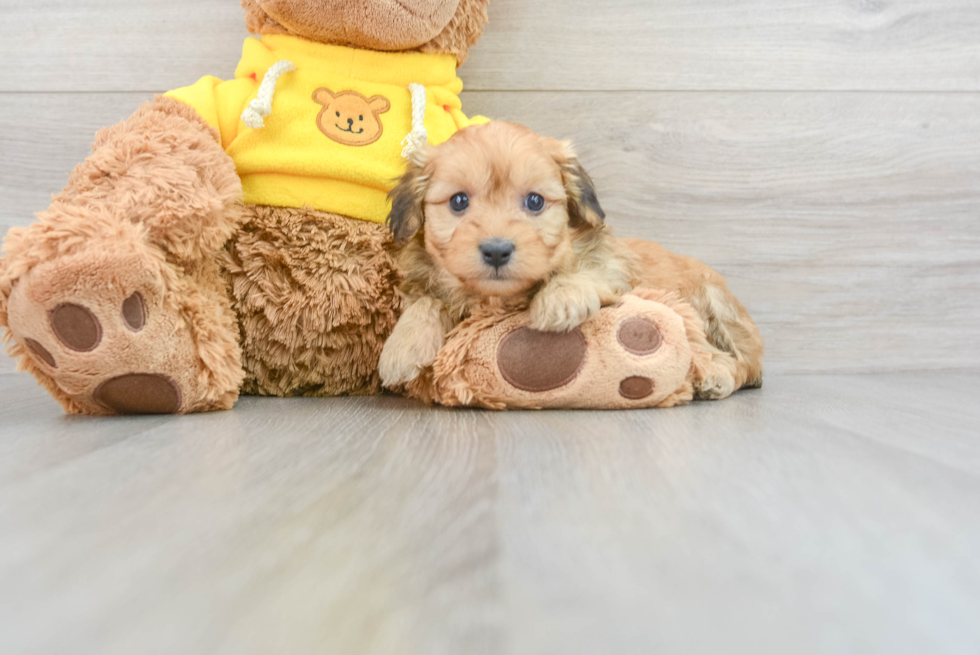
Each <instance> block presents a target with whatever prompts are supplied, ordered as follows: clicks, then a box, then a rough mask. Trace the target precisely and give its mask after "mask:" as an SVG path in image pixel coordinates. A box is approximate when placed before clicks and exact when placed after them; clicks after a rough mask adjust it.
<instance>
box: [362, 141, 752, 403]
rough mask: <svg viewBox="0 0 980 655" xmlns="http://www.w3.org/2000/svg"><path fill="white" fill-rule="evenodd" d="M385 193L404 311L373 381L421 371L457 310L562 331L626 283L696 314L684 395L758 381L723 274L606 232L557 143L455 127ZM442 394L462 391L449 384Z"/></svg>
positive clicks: (747, 332)
mask: <svg viewBox="0 0 980 655" xmlns="http://www.w3.org/2000/svg"><path fill="white" fill-rule="evenodd" d="M392 197H393V202H392V212H391V215H390V217H389V227H390V228H391V229H392V231H393V233H394V234H395V235H396V236H398V237H400V238H407V237H412V236H415V235H414V234H413V233H414V232H416V231H417V236H416V238H414V240H413V241H412V242H411V243H410V244H408V245H407V246H406V248H405V249H404V252H403V254H402V258H401V263H402V267H403V269H404V270H405V273H406V281H405V284H404V286H403V292H404V294H405V296H406V298H407V302H408V308H407V309H406V312H405V315H404V316H403V317H402V320H401V321H400V322H399V324H398V325H397V326H396V327H395V330H394V332H393V333H392V335H391V338H390V339H389V340H388V342H387V344H386V345H385V348H384V351H383V352H382V355H381V361H380V364H379V368H380V373H381V378H382V382H383V383H384V384H385V385H386V386H391V387H400V386H401V385H404V384H406V383H409V382H412V381H413V380H414V379H415V378H417V377H418V376H419V375H421V374H423V373H424V372H426V371H427V370H428V369H429V368H430V367H432V366H433V364H434V362H435V361H436V356H437V353H438V351H439V349H440V348H441V347H442V345H443V344H444V343H445V339H446V337H447V334H448V333H449V332H450V331H451V330H452V329H453V328H455V326H457V325H458V324H459V323H460V322H461V321H463V320H464V319H466V318H468V317H470V316H473V315H485V314H487V313H488V312H489V313H490V314H494V313H497V314H500V313H503V314H506V313H507V312H513V311H518V310H520V309H522V308H524V307H527V308H528V319H527V324H528V326H529V327H531V328H533V329H535V330H539V331H546V332H555V333H567V332H569V331H571V330H574V329H576V328H578V327H579V326H580V325H582V324H583V323H585V322H586V321H589V320H590V319H593V318H595V317H596V316H597V315H598V314H599V312H600V309H601V308H602V307H604V306H609V305H612V304H615V303H617V302H619V301H620V300H621V298H622V297H623V295H624V294H626V293H628V292H629V291H630V290H631V289H632V288H633V286H634V285H636V284H640V285H642V286H644V287H647V288H651V289H662V290H665V291H667V292H674V293H676V294H677V296H678V297H679V298H682V299H684V300H685V301H687V302H688V303H690V305H691V306H692V307H693V308H694V310H695V311H697V313H698V315H699V317H700V319H701V321H702V322H703V326H702V328H701V334H700V336H699V337H697V338H696V339H695V341H696V343H697V345H698V347H699V348H701V349H702V350H704V351H705V352H708V353H709V354H710V356H711V357H710V359H709V360H708V361H706V362H705V363H704V365H703V366H701V365H700V364H699V365H698V366H699V375H697V376H695V379H694V381H693V384H694V386H695V387H696V389H695V390H696V392H697V395H698V397H700V398H704V399H719V398H724V397H727V396H729V395H731V393H732V392H734V391H735V390H736V389H738V388H740V387H742V386H745V385H747V384H748V385H753V386H758V385H759V384H761V376H762V354H763V344H762V338H761V336H760V335H759V331H758V329H757V328H756V326H755V324H754V323H753V322H752V319H751V318H750V317H749V315H748V312H746V311H745V308H744V307H742V305H741V304H740V303H739V302H738V300H737V299H736V298H735V297H734V295H733V294H731V292H730V291H729V290H728V288H727V286H726V284H725V281H724V278H722V277H721V275H719V274H718V273H717V272H715V271H713V270H711V269H710V268H708V267H707V266H705V265H704V264H702V263H701V262H698V261H697V260H695V259H692V258H690V257H683V256H680V255H675V254H673V253H670V252H668V251H667V250H665V249H663V248H662V247H660V246H659V245H657V244H654V243H650V242H644V241H637V240H620V239H617V238H616V237H614V236H613V235H612V232H611V231H610V230H609V229H608V228H607V227H606V226H605V225H604V223H603V217H604V213H603V211H602V209H601V207H600V205H599V202H598V199H597V197H596V193H595V188H594V186H593V184H592V182H591V180H590V178H589V176H588V174H587V173H586V172H585V171H584V170H583V168H582V166H581V164H580V163H579V161H578V160H577V159H576V158H575V156H574V153H573V152H572V150H571V148H570V146H569V145H568V144H567V143H560V142H558V141H555V140H554V139H549V138H545V137H541V136H539V135H537V134H535V133H534V132H532V131H531V130H529V129H527V128H526V127H523V126H520V125H515V124H511V123H502V122H492V123H490V124H487V125H482V126H474V127H469V128H467V129H465V130H462V131H460V132H458V133H457V134H456V135H454V136H453V137H452V138H450V139H449V140H448V141H447V142H445V143H443V144H441V145H439V146H436V147H431V148H429V149H427V150H426V151H424V152H423V153H421V154H420V155H419V157H418V158H417V161H415V162H413V164H412V165H411V166H410V167H409V170H408V171H407V172H406V174H405V176H404V177H403V179H402V181H401V183H400V184H399V185H398V187H396V188H395V190H394V191H393V192H392ZM532 198H533V199H534V203H533V204H532V200H531V199H532ZM493 244H497V246H496V247H499V244H504V247H505V249H506V251H507V254H506V259H505V260H502V261H503V263H501V260H494V259H493V258H492V253H491V254H488V251H487V250H486V248H488V247H491V246H493ZM608 320H609V319H608V317H606V318H605V319H604V321H608ZM624 320H625V319H624ZM477 324H480V325H484V324H485V321H484V322H480V321H477ZM590 329H591V328H590ZM463 332H464V333H465V334H468V336H466V337H465V339H469V340H472V338H473V337H472V335H469V333H467V331H466V330H463ZM607 345H608V344H603V343H602V342H601V339H600V342H599V343H597V344H596V343H592V344H591V346H592V347H593V349H596V348H602V347H605V346H607ZM610 348H611V351H612V350H616V349H617V347H616V346H615V345H613V346H611V347H610ZM700 373H703V374H700ZM444 375H448V376H451V375H452V374H451V373H450V372H449V371H446V370H444ZM438 378H439V376H438V375H437V379H438ZM437 386H439V385H438V384H437ZM422 395H424V396H425V395H432V396H433V397H434V396H436V395H438V394H435V393H433V394H425V393H422ZM443 395H445V394H443ZM453 397H455V398H462V397H464V396H463V395H462V394H461V393H459V390H458V389H457V392H455V393H454V395H453ZM566 400H568V399H566ZM569 402H572V401H569ZM490 404H491V405H493V404H496V401H493V402H491V403H490Z"/></svg>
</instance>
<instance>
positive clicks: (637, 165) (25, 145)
mask: <svg viewBox="0 0 980 655" xmlns="http://www.w3.org/2000/svg"><path fill="white" fill-rule="evenodd" d="M147 97H149V96H148V95H144V94H82V95H79V94H7V95H2V96H0V193H3V196H4V198H5V199H6V203H5V204H4V206H3V208H2V209H0V230H3V231H5V230H6V228H7V226H9V225H15V224H17V225H22V224H26V223H27V222H28V221H29V220H30V215H31V212H33V211H36V210H39V209H42V208H43V207H44V206H45V205H46V203H47V198H48V196H49V194H50V193H53V192H55V191H57V190H58V189H59V187H60V186H61V185H62V184H63V183H64V181H65V179H66V178H67V174H68V172H69V170H70V169H71V168H72V167H73V166H74V164H75V163H77V162H78V161H80V160H81V159H82V157H84V155H85V154H86V153H87V150H88V144H89V142H90V141H91V137H92V134H94V132H95V131H96V130H97V129H98V128H99V127H101V126H104V125H107V124H110V123H113V122H115V121H117V120H119V119H121V118H123V117H125V116H126V115H127V114H128V113H130V112H131V111H132V110H133V109H135V108H136V107H137V106H138V104H139V103H140V102H141V101H143V100H145V99H146V98H147ZM610 100H612V102H613V104H615V105H616V106H617V107H619V110H618V111H616V112H615V113H612V114H610V113H609V112H608V108H609V104H610ZM465 102H466V106H467V108H468V110H469V111H470V112H471V113H485V114H487V115H489V116H493V117H496V118H503V119H510V120H518V121H521V122H525V123H527V124H529V125H530V126H531V127H533V128H535V129H538V130H540V131H542V132H544V133H546V134H551V135H555V136H561V137H571V138H572V139H573V140H574V141H575V142H576V143H577V145H578V148H579V150H580V152H581V157H582V159H583V161H584V162H585V164H586V166H587V167H588V168H589V169H590V171H591V172H592V174H593V177H594V178H595V180H596V182H597V185H598V188H599V195H600V198H601V199H602V202H603V204H604V206H605V208H606V210H607V213H608V214H609V219H608V222H609V224H610V225H612V226H613V227H614V228H615V230H616V231H617V232H618V233H619V234H621V235H623V236H634V237H641V238H647V239H652V240H656V241H660V242H662V243H664V244H665V245H666V246H667V247H669V248H672V249H674V250H676V251H678V252H684V253H687V254H691V255H693V256H696V257H698V258H700V259H702V260H704V261H706V262H708V263H710V264H711V265H713V266H714V267H716V268H717V269H718V270H720V271H721V272H722V273H723V274H725V275H726V276H727V277H728V278H729V282H730V283H731V286H732V288H733V289H734V290H735V291H736V293H737V294H738V295H739V296H740V297H741V298H742V300H743V301H744V303H745V304H746V305H747V306H748V307H749V309H750V311H751V312H752V313H753V315H754V316H755V318H756V320H757V321H758V323H759V324H760V326H761V328H762V330H763V333H764V336H765V337H766V339H767V342H768V353H769V354H768V362H769V369H770V370H774V371H821V370H823V371H845V370H846V371H869V370H912V369H917V368H963V367H969V366H980V307H978V305H977V304H976V302H974V301H973V299H974V298H976V297H977V296H978V293H980V220H978V217H980V95H973V94H956V95H945V94H822V93H821V94H806V93H788V94H786V93H718V94H701V93H620V94H604V93H591V94H552V93H470V94H467V96H466V99H465ZM65 115H71V116H72V120H71V121H67V122H66V121H64V119H63V118H64V116H65ZM7 366H8V368H9V364H7Z"/></svg>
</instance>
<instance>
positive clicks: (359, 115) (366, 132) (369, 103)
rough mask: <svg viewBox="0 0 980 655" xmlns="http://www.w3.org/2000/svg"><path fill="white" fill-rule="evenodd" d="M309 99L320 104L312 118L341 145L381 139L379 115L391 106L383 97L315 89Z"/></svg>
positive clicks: (353, 144)
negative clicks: (320, 107) (315, 115)
mask: <svg viewBox="0 0 980 655" xmlns="http://www.w3.org/2000/svg"><path fill="white" fill-rule="evenodd" d="M313 100H314V101H315V102H317V103H318V104H321V105H323V109H321V110H320V115H319V116H317V117H316V124H317V127H319V128H320V131H321V132H323V133H324V134H325V135H327V136H328V137H329V138H331V139H333V140H334V141H336V142H337V143H342V144H344V145H345V146H366V145H368V144H371V143H374V142H375V141H377V140H378V139H380V138H381V133H382V132H384V126H383V125H382V124H381V114H383V113H385V112H386V111H388V110H389V109H390V108H391V103H390V102H388V99H387V98H385V97H384V96H374V97H372V98H365V97H364V96H362V95H361V94H360V93H358V92H357V91H341V92H339V93H334V92H333V91H331V90H330V89H325V88H324V89H317V90H316V91H314V92H313Z"/></svg>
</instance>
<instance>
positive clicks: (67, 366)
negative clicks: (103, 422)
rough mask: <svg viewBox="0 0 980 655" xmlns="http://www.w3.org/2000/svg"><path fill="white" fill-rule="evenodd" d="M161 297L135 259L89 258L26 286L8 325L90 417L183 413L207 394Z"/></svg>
mask: <svg viewBox="0 0 980 655" xmlns="http://www.w3.org/2000/svg"><path fill="white" fill-rule="evenodd" d="M164 296H165V293H164V290H163V288H162V285H161V283H160V274H159V271H158V270H154V269H153V266H152V265H150V264H148V263H147V262H146V261H145V260H143V259H142V258H141V257H140V256H139V255H138V254H137V253H133V254H125V255H119V254H113V253H107V252H87V253H81V254H78V255H73V256H69V257H65V258H62V259H59V260H55V261H52V262H48V263H45V264H41V265H39V266H37V267H36V268H35V269H34V270H32V271H31V272H30V273H28V274H27V275H25V276H24V277H23V278H21V279H20V280H19V281H18V283H17V286H16V287H15V288H14V290H13V292H12V293H11V295H10V300H9V309H8V320H9V324H10V328H11V331H12V333H13V335H14V339H15V341H16V342H19V343H20V344H21V345H22V347H23V349H24V351H25V354H26V356H28V357H31V358H32V360H33V363H34V366H35V367H36V369H37V370H38V371H39V372H40V373H41V374H43V375H45V376H47V377H48V378H49V379H50V380H51V381H52V382H54V384H55V385H56V386H57V388H58V389H60V390H61V391H62V392H63V393H64V394H65V395H67V396H68V397H69V398H70V399H71V400H72V401H73V402H74V403H75V404H76V405H77V406H78V407H80V408H81V409H82V411H84V412H85V413H90V414H168V413H177V412H182V411H188V410H189V409H191V408H192V406H193V402H194V400H195V395H199V394H200V393H201V391H200V368H201V367H200V363H199V360H198V357H197V356H196V348H195V345H194V342H193V339H192V336H191V333H190V328H189V326H187V325H186V324H185V321H183V320H181V318H180V316H179V315H178V313H177V312H176V311H175V310H173V309H171V308H169V307H168V306H167V305H166V303H165V298H164ZM188 401H190V402H188Z"/></svg>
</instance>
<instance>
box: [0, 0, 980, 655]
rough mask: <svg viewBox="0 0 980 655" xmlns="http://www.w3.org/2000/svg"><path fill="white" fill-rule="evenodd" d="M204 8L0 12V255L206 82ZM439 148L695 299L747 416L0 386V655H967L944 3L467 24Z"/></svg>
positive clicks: (613, 2) (603, 13)
mask: <svg viewBox="0 0 980 655" xmlns="http://www.w3.org/2000/svg"><path fill="white" fill-rule="evenodd" d="M238 5H239V2H238V1H237V0H168V1H167V2H160V1H159V0H85V1H84V2H78V1H77V0H45V2H37V1H36V0H0V20H2V22H3V25H4V27H5V28H6V30H5V32H4V38H3V39H0V60H2V61H3V62H4V65H3V66H2V67H0V200H2V202H0V233H3V232H5V231H6V229H7V227H9V226H11V225H23V224H26V223H27V222H29V221H30V220H31V214H32V212H35V211H38V210H41V209H43V208H44V207H45V205H46V204H47V202H48V199H49V197H50V194H51V193H54V192H56V191H58V190H59V189H60V188H61V186H63V185H64V183H65V181H66V180H67V176H68V173H69V171H70V170H71V168H72V167H73V166H74V165H75V164H76V163H78V162H79V161H80V160H81V159H83V158H84V157H85V155H86V154H87V152H88V151H89V144H90V143H91V141H92V136H93V135H94V133H95V132H96V130H98V129H99V128H101V127H104V126H106V125H109V124H112V123H115V122H117V121H119V120H121V119H123V118H125V117H126V116H127V115H129V114H130V113H131V112H132V111H133V110H135V109H136V107H138V106H139V104H140V103H142V102H144V101H146V100H148V99H149V98H151V97H152V95H153V93H155V92H162V91H166V90H168V89H172V88H176V87H179V86H184V85H187V84H190V83H192V82H194V81H195V80H197V79H198V78H199V77H201V76H203V75H217V76H221V77H226V78H227V77H229V76H231V75H232V72H233V70H234V67H235V64H236V62H237V61H238V58H239V54H240V51H241V43H242V39H243V38H244V37H245V36H246V34H245V31H244V25H243V21H242V18H241V12H240V9H239V8H238ZM490 17H491V24H490V27H489V29H488V31H487V33H486V34H485V36H484V38H483V40H482V42H481V43H480V44H479V45H478V46H477V47H476V48H474V50H473V52H472V55H471V57H470V60H469V61H468V62H467V63H466V64H465V65H464V67H463V68H462V69H461V70H460V75H461V77H462V78H463V80H464V82H465V84H466V88H467V91H466V92H465V93H464V96H463V102H464V108H465V109H466V111H467V112H468V113H470V114H478V113H482V114H486V115H488V116H491V117H494V118H503V119H510V120H516V121H519V122H523V123H526V124H528V125H530V126H531V127H533V128H535V129H537V130H540V131H542V132H544V133H547V134H550V135H552V136H556V137H563V138H571V139H572V140H573V141H574V142H575V143H576V144H577V147H578V149H579V151H580V154H581V158H582V161H583V162H584V164H585V166H586V167H587V168H588V169H589V171H590V172H591V173H592V176H593V178H594V179H595V181H596V184H597V187H598V191H599V196H600V198H601V200H602V203H603V206H604V207H605V208H606V210H607V213H608V214H609V218H608V223H609V224H610V225H612V226H613V228H614V229H615V230H616V232H617V233H619V234H621V235H624V236H633V237H641V238H648V239H653V240H656V241H660V242H662V243H664V244H665V245H666V246H667V247H669V248H672V249H674V250H678V251H681V252H685V253H687V254H691V255H694V256H696V257H698V258H701V259H703V260H705V261H706V262H708V263H710V264H711V265H713V266H714V267H716V268H717V269H718V270H720V271H721V272H722V273H723V274H724V275H725V276H726V277H727V278H728V280H729V282H730V286H731V287H732V289H733V290H734V291H735V292H736V293H737V294H738V295H739V297H740V298H741V299H742V300H743V302H744V303H745V305H746V306H747V307H748V308H749V310H750V311H751V312H752V314H753V316H754V317H755V318H756V320H757V322H758V323H759V326H760V328H761V330H762V332H763V335H764V336H765V338H766V341H767V349H768V358H767V365H766V366H767V371H768V373H767V378H766V386H765V388H764V389H762V390H759V391H752V392H746V393H741V394H738V395H737V396H735V397H734V398H732V399H730V400H727V401H724V402H721V403H713V404H698V405H695V406H691V407H687V408H680V409H676V410H667V411H644V412H620V413H595V412H542V413H506V414H493V413H486V412H479V411H448V410H442V409H435V408H426V407H420V406H418V405H416V404H413V403H412V402H410V401H406V400H403V399H399V398H394V397H381V398H360V399H350V398H338V399H326V400H271V399H257V398H246V399H243V400H242V401H241V402H240V403H239V404H238V406H237V407H236V408H235V409H234V410H233V411H231V412H227V413H223V414H214V415H204V416H189V417H179V418H173V417H147V418H126V419H84V418H78V417H75V418H71V417H65V416H63V415H62V414H61V412H60V410H59V408H58V407H57V406H56V404H55V403H54V402H53V401H52V400H51V399H49V398H48V397H47V396H46V395H45V394H44V393H43V392H42V391H40V390H38V389H37V388H36V387H35V386H34V384H33V381H32V380H31V379H30V378H28V377H27V376H25V375H24V374H15V373H13V364H12V361H11V360H9V359H7V358H3V357H0V655H8V654H10V655H21V654H31V655H34V654H44V655H48V654H51V655H63V654H65V653H71V654H72V655H89V654H91V655H114V654H120V655H133V654H136V653H139V654H143V653H160V654H161V655H174V654H180V655H196V654H198V653H200V654H202V655H204V654H207V655H211V654H215V653H218V654H223V653H228V654H231V655H249V654H252V653H255V654H262V655H265V654H267V653H275V654H276V655H279V654H282V655H305V654H307V653H309V654H311V655H312V654H314V653H315V654H317V655H320V654H322V653H340V654H343V655H362V654H389V653H390V654H392V655H405V654H415V653H418V654H420V655H430V654H431V655H480V654H484V653H486V654H492V655H497V654H508V655H510V654H514V655H525V654H526V655H552V654H554V655H576V654H578V653H582V654H583V655H585V654H587V655H593V654H596V653H609V654H611V655H623V654H633V653H637V654H643V655H646V654H649V653H657V654H658V655H665V654H666V655H670V654H674V653H677V654H685V655H686V654H688V653H711V654H714V653H719V654H725V655H729V654H734V655H738V654H741V653H750V654H752V655H763V654H770V653H772V654H774V655H797V654H802V655H806V654H809V653H821V654H823V653H847V654H851V653H860V654H862V655H864V654H878V653H881V654H887V655H895V654H903V653H909V654H915V655H919V654H922V653H929V654H930V655H931V654H933V653H955V654H959V653H963V654H964V655H966V654H969V655H976V653H980V619H978V617H980V403H978V402H977V388H978V387H980V303H978V302H977V299H978V298H980V3H978V2H977V0H887V1H886V0H825V1H821V2H814V1H813V0H657V1H656V2H653V1H651V0H603V2H601V3H597V2H595V1H594V0H534V1H533V2H531V1H528V0H491V8H490Z"/></svg>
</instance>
